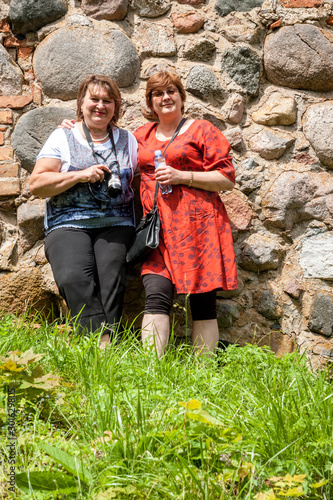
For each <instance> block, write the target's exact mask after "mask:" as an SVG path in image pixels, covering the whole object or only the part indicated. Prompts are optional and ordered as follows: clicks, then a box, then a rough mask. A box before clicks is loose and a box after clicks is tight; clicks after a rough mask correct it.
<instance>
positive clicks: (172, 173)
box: [155, 165, 235, 192]
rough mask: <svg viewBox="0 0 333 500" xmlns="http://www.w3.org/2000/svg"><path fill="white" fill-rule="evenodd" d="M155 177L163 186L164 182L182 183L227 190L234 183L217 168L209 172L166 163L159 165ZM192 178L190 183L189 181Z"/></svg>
mask: <svg viewBox="0 0 333 500" xmlns="http://www.w3.org/2000/svg"><path fill="white" fill-rule="evenodd" d="M155 177H156V179H157V180H158V182H159V183H160V184H161V185H162V186H163V185H166V184H184V185H185V186H188V185H190V184H191V187H194V188H199V189H205V190H206V191H215V192H217V191H229V190H230V189H233V187H234V185H235V184H234V183H233V182H232V181H231V180H229V179H228V178H227V177H225V176H224V175H223V174H221V173H220V172H219V171H217V170H213V171H211V172H192V173H191V172H190V171H181V170H177V169H175V168H172V167H170V166H169V165H166V166H165V167H160V168H159V169H158V170H157V171H156V173H155ZM191 180H192V183H191Z"/></svg>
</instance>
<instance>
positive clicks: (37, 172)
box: [29, 158, 110, 198]
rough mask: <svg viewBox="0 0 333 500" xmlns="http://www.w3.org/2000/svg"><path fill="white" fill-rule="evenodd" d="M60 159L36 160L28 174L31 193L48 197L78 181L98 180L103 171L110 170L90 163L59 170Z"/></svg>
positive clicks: (102, 177) (61, 191) (101, 176)
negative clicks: (80, 168) (76, 168)
mask: <svg viewBox="0 0 333 500" xmlns="http://www.w3.org/2000/svg"><path fill="white" fill-rule="evenodd" d="M60 170H61V161H60V160H58V159H56V158H40V159H39V160H37V162H36V165H35V167H34V170H33V172H32V174H31V176H30V181H29V187H30V192H31V194H33V195H35V196H39V197H40V198H48V197H50V196H55V195H57V194H60V193H63V192H64V191H67V189H69V188H71V187H73V186H75V184H77V183H79V182H98V181H102V180H103V179H104V172H110V170H109V168H108V167H106V166H105V165H103V164H101V165H92V166H91V167H89V168H86V169H84V170H75V171H70V172H60Z"/></svg>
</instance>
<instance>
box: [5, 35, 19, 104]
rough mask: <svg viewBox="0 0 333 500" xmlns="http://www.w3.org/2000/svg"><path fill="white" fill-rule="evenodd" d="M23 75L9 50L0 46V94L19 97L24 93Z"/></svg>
mask: <svg viewBox="0 0 333 500" xmlns="http://www.w3.org/2000/svg"><path fill="white" fill-rule="evenodd" d="M22 83H23V74H22V71H21V70H20V69H19V67H18V66H16V64H15V63H14V62H13V60H12V58H11V57H10V55H9V54H8V52H7V50H6V49H5V48H4V47H3V45H1V44H0V94H1V95H17V94H20V93H21V91H22Z"/></svg>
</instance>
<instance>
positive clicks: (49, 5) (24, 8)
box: [9, 0, 68, 34]
mask: <svg viewBox="0 0 333 500" xmlns="http://www.w3.org/2000/svg"><path fill="white" fill-rule="evenodd" d="M67 10H68V2H67V0H15V2H14V1H12V2H11V4H10V8H9V18H10V21H11V23H12V28H13V32H14V33H16V34H25V33H28V32H29V31H37V30H38V29H39V28H42V27H43V26H45V25H46V24H49V23H52V22H53V21H56V20H57V19H59V18H60V17H62V16H64V15H65V14H66V12H67Z"/></svg>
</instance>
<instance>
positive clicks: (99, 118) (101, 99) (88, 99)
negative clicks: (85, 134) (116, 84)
mask: <svg viewBox="0 0 333 500" xmlns="http://www.w3.org/2000/svg"><path fill="white" fill-rule="evenodd" d="M114 111H115V101H114V99H112V98H111V97H110V93H109V92H108V91H107V90H106V89H104V88H102V87H100V86H98V85H96V84H90V85H89V86H88V88H87V92H86V94H85V96H84V98H83V100H82V104H81V112H82V114H83V118H84V121H85V123H86V125H87V127H88V128H89V129H94V128H95V129H100V130H106V129H107V126H108V124H109V123H110V121H111V119H112V117H113V115H114Z"/></svg>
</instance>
